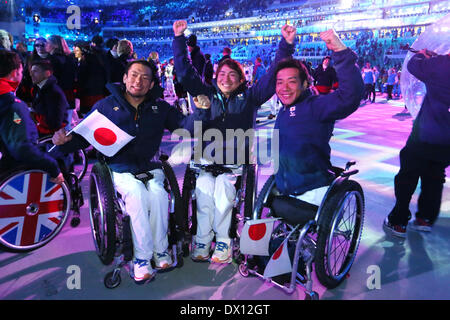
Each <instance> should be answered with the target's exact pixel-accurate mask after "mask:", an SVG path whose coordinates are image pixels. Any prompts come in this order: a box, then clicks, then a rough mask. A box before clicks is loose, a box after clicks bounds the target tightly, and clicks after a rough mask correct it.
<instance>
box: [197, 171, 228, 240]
mask: <svg viewBox="0 0 450 320" xmlns="http://www.w3.org/2000/svg"><path fill="white" fill-rule="evenodd" d="M235 183H236V176H235V175H234V174H228V173H225V174H221V175H219V176H217V177H216V178H214V176H213V175H212V174H211V173H209V172H204V171H201V172H200V174H199V176H198V178H197V182H196V188H195V196H196V199H197V236H196V242H199V243H204V244H208V243H210V242H211V241H212V239H213V237H214V234H216V240H217V241H223V242H227V243H230V237H229V236H228V230H229V229H230V225H231V215H232V212H233V206H234V200H235V198H236V188H235V186H234V184H235Z"/></svg>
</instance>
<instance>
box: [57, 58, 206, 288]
mask: <svg viewBox="0 0 450 320" xmlns="http://www.w3.org/2000/svg"><path fill="white" fill-rule="evenodd" d="M156 72H157V71H156V67H155V65H154V64H153V63H151V62H148V61H145V60H135V61H132V62H130V63H129V64H128V66H127V69H126V72H125V74H124V76H123V84H124V85H120V84H109V85H108V86H107V88H108V89H109V90H110V91H111V96H109V97H107V98H105V99H103V100H100V101H99V102H97V103H96V105H95V106H94V107H93V108H92V111H91V113H92V112H94V111H95V110H97V111H98V112H100V113H101V114H103V115H104V116H106V117H107V118H108V119H109V120H111V121H112V122H113V123H114V124H116V125H117V126H118V127H120V128H121V129H122V130H124V131H126V132H127V133H128V134H129V135H131V136H134V139H133V140H131V141H130V142H129V143H128V144H126V145H125V146H124V147H123V148H122V149H120V150H119V151H118V152H117V153H116V154H115V155H113V156H111V157H106V159H105V161H106V163H107V164H108V166H109V168H110V169H111V171H112V178H113V182H114V187H115V188H116V190H117V192H119V193H120V195H121V197H122V199H123V201H124V203H125V209H126V212H127V214H128V215H129V216H130V218H131V231H132V240H133V247H134V259H133V263H134V280H135V282H136V283H138V284H142V283H145V282H148V281H149V280H151V279H152V278H153V277H154V274H155V271H154V270H153V268H152V266H151V264H150V260H151V259H153V261H154V263H155V266H156V268H157V269H167V268H169V267H170V266H171V265H172V263H173V262H172V258H171V256H170V254H169V253H168V246H169V244H168V237H167V231H168V215H167V213H168V201H167V199H168V194H167V192H166V190H165V189H164V173H163V170H162V169H161V164H160V163H159V162H152V159H153V157H154V156H155V154H156V152H157V151H158V150H159V147H160V144H161V140H162V137H163V133H164V130H165V129H168V130H170V131H174V130H175V129H178V128H180V127H185V128H187V129H188V130H189V129H190V128H191V127H192V126H193V120H194V118H195V119H199V120H201V119H202V112H203V110H202V109H198V110H196V112H195V113H194V114H192V115H190V116H189V117H184V116H183V115H182V114H181V113H180V112H179V111H177V110H176V108H173V107H172V106H170V105H169V104H168V103H166V102H165V101H163V100H161V99H159V97H160V96H161V92H160V90H161V88H160V87H159V79H158V77H157V73H156ZM53 143H54V144H55V145H60V147H59V149H60V150H61V151H62V152H73V151H74V150H76V149H80V148H85V147H86V146H87V145H88V143H87V141H86V140H84V138H82V137H81V136H80V135H78V134H70V135H68V136H66V133H65V132H64V131H58V132H57V133H56V134H55V135H54V137H53ZM142 177H143V179H141V178H142ZM145 179H147V181H145V182H146V183H144V181H143V180H145ZM149 213H150V214H149Z"/></svg>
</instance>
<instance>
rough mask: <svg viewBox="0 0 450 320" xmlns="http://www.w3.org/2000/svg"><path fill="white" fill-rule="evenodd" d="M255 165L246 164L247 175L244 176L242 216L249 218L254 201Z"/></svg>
mask: <svg viewBox="0 0 450 320" xmlns="http://www.w3.org/2000/svg"><path fill="white" fill-rule="evenodd" d="M255 171H256V168H255V165H253V164H250V165H248V166H247V175H246V178H245V195H244V217H245V218H251V217H252V213H253V204H254V202H255V183H256V181H255V179H256V172H255Z"/></svg>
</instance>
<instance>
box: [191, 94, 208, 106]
mask: <svg viewBox="0 0 450 320" xmlns="http://www.w3.org/2000/svg"><path fill="white" fill-rule="evenodd" d="M194 104H195V106H196V107H197V108H199V109H209V108H210V107H211V101H209V98H208V97H207V96H205V95H203V94H201V95H199V96H196V97H195V98H194Z"/></svg>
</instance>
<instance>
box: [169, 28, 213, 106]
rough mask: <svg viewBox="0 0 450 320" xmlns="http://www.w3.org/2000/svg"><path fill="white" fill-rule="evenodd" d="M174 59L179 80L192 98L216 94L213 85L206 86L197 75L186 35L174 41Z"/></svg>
mask: <svg viewBox="0 0 450 320" xmlns="http://www.w3.org/2000/svg"><path fill="white" fill-rule="evenodd" d="M172 49H173V57H174V59H173V60H174V63H175V71H176V73H177V79H178V81H179V82H180V83H181V85H182V86H183V88H185V89H186V90H187V91H188V92H189V93H190V94H191V95H192V96H194V97H196V96H198V95H200V94H204V95H210V94H212V92H214V88H213V87H212V86H211V85H208V84H204V83H203V82H202V77H201V75H199V74H198V73H197V71H196V70H195V68H194V67H193V65H192V64H191V62H190V61H189V58H188V55H187V49H186V38H185V36H184V35H181V36H178V37H175V38H174V39H173V41H172Z"/></svg>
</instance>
